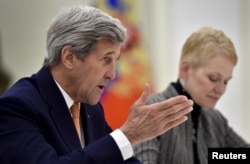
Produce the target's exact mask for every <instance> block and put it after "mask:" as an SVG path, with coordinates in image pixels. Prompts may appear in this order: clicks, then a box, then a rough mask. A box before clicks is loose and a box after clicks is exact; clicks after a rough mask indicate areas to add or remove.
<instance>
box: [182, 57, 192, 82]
mask: <svg viewBox="0 0 250 164" xmlns="http://www.w3.org/2000/svg"><path fill="white" fill-rule="evenodd" d="M190 68H191V65H190V63H189V62H188V61H182V62H181V64H180V77H181V78H186V77H187V76H188V71H189V69H190Z"/></svg>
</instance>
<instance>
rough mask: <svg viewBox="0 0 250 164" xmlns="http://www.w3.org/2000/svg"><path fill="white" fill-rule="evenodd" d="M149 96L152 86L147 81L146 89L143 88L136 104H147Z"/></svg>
mask: <svg viewBox="0 0 250 164" xmlns="http://www.w3.org/2000/svg"><path fill="white" fill-rule="evenodd" d="M149 96H150V87H149V84H148V83H145V86H144V90H143V92H142V94H141V96H140V97H139V98H138V99H137V100H136V102H135V103H134V105H135V106H139V105H144V104H146V102H147V100H148V98H149Z"/></svg>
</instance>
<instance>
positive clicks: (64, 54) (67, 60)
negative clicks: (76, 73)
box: [61, 46, 74, 69]
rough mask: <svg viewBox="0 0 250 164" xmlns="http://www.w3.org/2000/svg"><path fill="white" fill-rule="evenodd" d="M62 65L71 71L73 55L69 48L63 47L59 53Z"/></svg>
mask: <svg viewBox="0 0 250 164" xmlns="http://www.w3.org/2000/svg"><path fill="white" fill-rule="evenodd" d="M61 61H62V64H63V65H64V66H65V67H67V68H69V69H71V68H73V61H74V53H73V52H72V50H71V46H64V47H63V48H62V51H61Z"/></svg>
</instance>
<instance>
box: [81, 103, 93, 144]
mask: <svg viewBox="0 0 250 164" xmlns="http://www.w3.org/2000/svg"><path fill="white" fill-rule="evenodd" d="M90 110H91V109H90V107H89V106H88V105H86V104H82V105H81V118H82V125H83V131H84V140H85V144H86V145H87V144H89V143H91V142H93V141H94V140H95V137H94V127H93V124H92V123H91V122H92V117H91V115H90V113H89V111H90ZM92 110H95V109H92Z"/></svg>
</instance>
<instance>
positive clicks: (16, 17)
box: [0, 0, 250, 141]
mask: <svg viewBox="0 0 250 164" xmlns="http://www.w3.org/2000/svg"><path fill="white" fill-rule="evenodd" d="M134 1H135V3H138V12H139V14H141V19H142V20H141V30H142V31H143V34H144V35H143V42H144V45H145V48H146V50H147V52H148V53H147V55H149V58H150V64H151V68H152V75H153V81H154V86H155V91H161V90H163V89H164V88H165V87H166V86H167V84H168V83H169V82H171V81H175V80H176V78H177V68H178V59H179V55H180V51H181V47H182V45H183V43H184V42H185V40H186V38H187V37H188V36H189V35H190V34H191V33H192V32H193V31H195V30H197V29H198V28H200V27H202V26H213V27H215V28H218V29H221V30H223V31H224V32H225V33H226V34H227V35H228V36H229V37H230V38H231V39H232V41H233V42H234V44H235V47H236V50H237V52H238V55H239V63H238V65H237V66H236V68H235V71H234V77H233V79H232V80H231V81H230V83H229V85H228V88H227V91H226V93H225V94H224V96H223V97H222V99H221V100H220V102H219V103H218V105H217V108H218V109H219V110H220V111H221V112H222V113H223V114H224V115H225V116H226V117H227V118H228V121H229V124H230V125H231V126H232V127H233V128H234V129H235V130H236V131H237V132H238V133H239V134H241V135H242V136H243V137H244V138H245V139H247V140H248V141H250V101H249V98H250V75H249V73H248V72H249V70H250V66H249V61H250V59H249V57H248V56H249V53H250V46H248V44H249V42H250V1H248V0H241V1H239V0H219V1H218V0H207V1H200V0H189V1H183V0H153V1H152V0H134ZM89 3H91V0H53V1H50V0H43V1H34V0H22V1H19V0H0V43H1V45H0V48H1V49H0V52H1V53H0V54H1V55H2V56H1V57H0V59H1V62H0V64H1V65H2V66H3V67H4V69H6V70H7V72H8V73H9V74H10V75H11V84H12V83H14V82H15V81H16V80H17V79H19V78H21V77H23V76H30V75H31V74H32V73H34V72H36V71H37V70H38V69H39V68H40V67H41V65H42V61H43V57H44V54H45V53H46V50H45V37H46V29H47V26H48V25H49V23H50V21H51V19H52V18H53V17H54V16H55V15H56V14H57V13H58V11H59V10H60V9H61V8H62V7H63V6H67V5H78V4H82V5H84V4H89ZM0 68H1V67H0ZM0 80H1V79H0Z"/></svg>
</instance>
